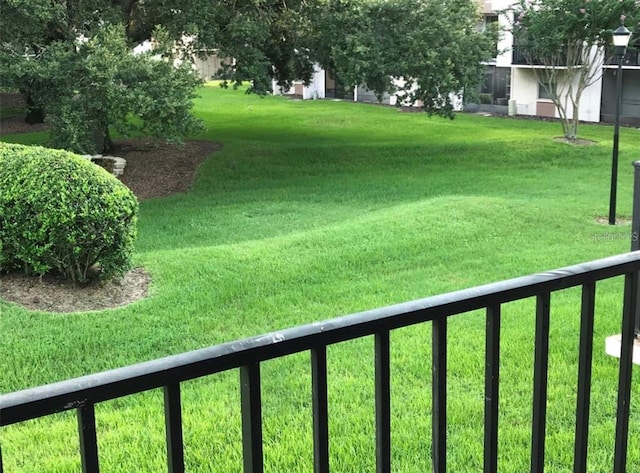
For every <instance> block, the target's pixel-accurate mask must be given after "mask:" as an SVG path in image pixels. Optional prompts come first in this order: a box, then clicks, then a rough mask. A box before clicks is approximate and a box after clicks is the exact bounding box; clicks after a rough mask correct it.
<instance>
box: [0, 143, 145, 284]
mask: <svg viewBox="0 0 640 473" xmlns="http://www.w3.org/2000/svg"><path fill="white" fill-rule="evenodd" d="M137 211H138V201H137V199H136V197H135V196H134V195H133V193H132V192H131V191H130V190H129V189H128V188H127V187H126V186H125V185H124V184H122V183H121V182H120V181H118V180H117V179H116V178H115V177H114V176H112V175H111V174H109V173H108V172H107V171H106V170H104V169H102V168H100V167H99V166H96V165H95V164H93V163H91V162H90V161H88V160H86V159H84V158H82V157H80V156H78V155H75V154H72V153H69V152H67V151H62V150H54V149H48V148H42V147H38V146H22V145H14V144H6V143H0V270H2V271H8V270H16V269H21V270H23V271H25V272H26V273H28V274H45V273H47V272H49V271H52V270H56V271H59V272H60V273H61V274H63V275H64V276H66V277H67V278H69V279H71V280H72V281H74V282H75V283H76V284H83V283H86V282H87V281H88V279H89V277H90V276H91V274H92V272H94V271H97V272H98V274H99V275H100V277H101V278H102V279H110V278H112V277H114V276H118V275H122V274H124V273H125V272H126V271H128V270H129V269H130V268H131V255H132V251H133V241H134V239H135V236H136V219H137Z"/></svg>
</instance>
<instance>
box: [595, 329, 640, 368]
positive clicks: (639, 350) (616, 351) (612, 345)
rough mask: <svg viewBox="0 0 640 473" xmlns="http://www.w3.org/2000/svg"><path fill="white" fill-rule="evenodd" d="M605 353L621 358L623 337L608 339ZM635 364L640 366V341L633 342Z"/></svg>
mask: <svg viewBox="0 0 640 473" xmlns="http://www.w3.org/2000/svg"><path fill="white" fill-rule="evenodd" d="M604 344H605V353H606V354H607V355H609V356H613V357H616V358H620V348H621V346H622V335H612V336H610V337H607V338H606V340H605V342H604ZM633 364H634V365H640V339H638V338H635V339H634V341H633Z"/></svg>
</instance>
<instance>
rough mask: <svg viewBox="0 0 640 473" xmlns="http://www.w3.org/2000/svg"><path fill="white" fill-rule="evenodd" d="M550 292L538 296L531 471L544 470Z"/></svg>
mask: <svg viewBox="0 0 640 473" xmlns="http://www.w3.org/2000/svg"><path fill="white" fill-rule="evenodd" d="M550 302H551V296H550V295H549V293H545V294H541V295H539V296H538V297H537V303H536V335H535V344H536V345H535V360H534V369H533V423H532V434H531V473H542V472H543V471H544V448H545V435H546V424H547V374H548V371H549V318H550V310H549V309H550Z"/></svg>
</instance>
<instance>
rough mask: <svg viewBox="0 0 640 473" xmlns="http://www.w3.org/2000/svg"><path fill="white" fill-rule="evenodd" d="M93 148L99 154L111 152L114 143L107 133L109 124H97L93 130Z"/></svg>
mask: <svg viewBox="0 0 640 473" xmlns="http://www.w3.org/2000/svg"><path fill="white" fill-rule="evenodd" d="M93 143H94V144H95V150H96V152H98V153H101V154H108V153H111V152H113V149H114V145H113V140H112V139H111V134H110V133H109V125H98V126H97V127H96V128H95V130H94V132H93Z"/></svg>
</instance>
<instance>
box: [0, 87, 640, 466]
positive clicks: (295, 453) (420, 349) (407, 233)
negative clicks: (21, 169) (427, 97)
mask: <svg viewBox="0 0 640 473" xmlns="http://www.w3.org/2000/svg"><path fill="white" fill-rule="evenodd" d="M196 113H197V114H198V116H200V117H201V118H202V119H203V120H204V121H205V123H206V125H207V127H208V131H207V132H206V133H204V134H203V135H201V136H199V137H198V138H200V139H209V140H215V141H218V142H220V143H222V144H223V149H222V151H220V152H218V153H216V154H214V155H212V156H211V157H210V159H209V160H208V161H207V162H206V163H205V164H204V165H203V166H202V167H201V169H200V172H199V176H198V180H197V183H196V185H195V187H194V189H193V191H192V192H190V193H189V194H185V195H178V196H174V197H170V198H163V199H155V200H150V201H145V202H143V203H142V204H141V208H140V222H139V239H138V242H137V247H136V254H135V261H136V264H137V265H141V266H144V267H145V268H146V269H147V270H148V271H149V272H150V273H151V275H152V278H153V281H152V286H151V293H152V294H151V296H150V297H149V298H148V299H146V300H144V301H140V302H137V303H135V304H133V305H131V306H129V307H126V308H122V309H118V310H107V311H101V312H91V313H75V314H50V313H41V312H29V311H26V310H24V309H21V308H19V307H16V306H14V305H11V304H8V303H3V302H0V333H1V334H2V338H1V341H0V373H2V376H0V392H8V391H13V390H17V389H22V388H27V387H32V386H37V385H40V384H44V383H48V382H53V381H58V380H62V379H66V378H70V377H75V376H80V375H84V374H88V373H92V372H96V371H100V370H105V369H109V368H114V367H119V366H124V365H128V364H131V363H135V362H139V361H143V360H150V359H154V358H157V357H161V356H165V355H170V354H175V353H180V352H183V351H186V350H192V349H196V348H201V347H205V346H209V345H213V344H217V343H220V342H224V341H229V340H234V339H237V338H240V337H247V336H252V335H257V334H259V333H262V332H267V331H272V330H277V329H281V328H286V327H290V326H294V325H298V324H303V323H307V322H311V321H315V320H322V319H327V318H331V317H334V316H338V315H343V314H347V313H351V312H355V311H361V310H365V309H370V308H375V307H379V306H383V305H388V304H392V303H396V302H402V301H406V300H411V299H416V298H420V297H425V296H429V295H433V294H438V293H442V292H448V291H452V290H456V289H461V288H465V287H470V286H474V285H478V284H483V283H487V282H492V281H497V280H501V279H505V278H511V277H515V276H520V275H525V274H529V273H533V272H538V271H543V270H547V269H552V268H557V267H561V266H565V265H569V264H574V263H579V262H583V261H587V260H592V259H595V258H600V257H604V256H608V255H613V254H617V253H621V252H624V251H627V250H628V249H629V233H630V226H629V225H626V226H616V227H609V226H606V225H601V224H598V223H597V222H596V217H597V216H606V215H607V212H608V199H609V179H610V166H611V147H612V128H611V127H609V126H582V128H581V136H582V138H585V139H590V140H593V141H595V142H596V144H595V145H593V146H587V147H584V146H582V147H574V146H569V145H566V144H562V143H558V142H555V141H554V140H553V137H554V136H557V135H559V134H560V133H561V129H560V125H559V124H557V123H546V122H541V121H532V120H515V119H505V118H491V117H482V116H475V115H465V114H462V115H459V116H458V117H457V118H456V119H455V120H453V121H450V120H445V119H440V118H429V117H427V116H426V115H424V114H422V113H401V112H399V111H398V110H396V109H393V108H388V107H378V106H372V105H366V104H353V103H344V102H335V101H328V100H326V101H324V100H323V101H304V102H303V101H291V100H288V99H285V98H281V97H267V98H259V97H256V96H247V95H245V94H244V93H243V92H242V91H224V90H220V89H219V88H217V87H213V86H209V87H206V88H204V89H203V90H202V92H201V94H200V98H199V99H198V100H197V102H196ZM45 138H46V137H45V135H43V134H39V135H31V136H29V135H22V136H10V137H7V138H6V139H7V140H12V141H20V142H27V143H37V142H41V141H42V140H43V139H45ZM620 144H621V147H620V179H619V187H618V191H619V194H618V195H619V198H618V202H619V203H618V213H619V214H620V215H623V216H627V217H628V216H630V214H631V192H632V166H631V164H630V163H631V161H632V160H634V159H638V158H640V153H639V152H638V151H639V150H640V130H638V129H630V128H624V129H622V131H621V138H620ZM0 284H1V280H0ZM621 288H622V280H621V279H619V280H616V281H611V282H607V283H604V284H602V285H601V286H600V288H599V291H598V298H597V314H596V315H597V318H596V338H595V341H594V344H595V349H596V352H595V354H594V367H593V369H594V387H593V400H592V430H591V436H590V453H589V454H590V462H591V463H590V471H591V472H606V471H611V468H612V467H611V465H612V456H613V441H614V419H615V412H616V406H615V396H616V389H617V385H616V379H617V361H616V360H614V359H611V358H609V357H607V356H605V355H604V353H603V351H604V338H605V337H606V336H608V335H611V334H614V333H618V332H619V330H620V313H621V307H620V306H621V298H620V292H621ZM579 300H580V295H579V292H578V291H567V292H565V293H562V294H558V295H556V296H554V297H553V298H552V318H551V348H550V356H551V367H550V375H549V378H550V387H549V407H548V409H549V411H548V427H547V431H548V434H547V441H548V446H547V453H548V463H547V471H548V472H558V473H560V472H566V471H569V470H571V462H572V452H573V447H572V442H573V422H574V420H573V418H572V416H573V415H574V409H575V386H576V377H577V351H578V327H579V320H578V317H579ZM534 308H535V301H533V300H526V301H520V302H517V303H511V304H507V305H506V306H505V307H504V308H503V314H504V319H503V327H502V344H503V345H502V373H501V377H502V384H501V409H502V410H501V414H500V416H501V417H500V446H499V447H500V462H501V470H500V471H502V472H506V473H518V472H523V471H527V470H528V468H529V457H528V456H529V448H530V430H531V426H530V424H531V407H530V405H531V396H532V378H533V375H532V373H533V369H532V366H533V335H534V312H535V310H534ZM391 341H392V403H393V406H392V407H393V421H392V422H393V434H392V442H393V447H392V448H393V465H394V471H396V472H402V473H409V472H415V473H422V472H425V471H430V455H429V448H430V447H429V446H430V438H431V434H430V398H431V387H430V328H429V327H428V326H421V327H417V328H408V329H402V330H399V331H396V332H394V333H393V334H392V340H391ZM449 342H450V343H449V364H450V369H449V374H450V378H449V395H450V401H449V402H450V405H449V421H450V426H449V455H448V465H449V468H450V471H452V472H456V473H459V472H478V471H481V470H482V438H483V437H482V415H483V402H484V393H483V388H484V378H483V369H484V316H483V314H481V313H471V314H464V315H461V316H458V317H455V318H454V319H452V320H451V324H450V328H449ZM634 375H635V380H634V390H635V394H636V395H635V397H634V399H633V405H632V420H631V435H630V439H629V452H630V459H631V462H630V464H636V465H637V464H640V418H639V417H638V415H637V414H638V412H639V409H640V396H639V395H638V393H640V379H639V378H638V375H640V371H638V368H637V367H635V368H634ZM329 376H330V378H329V379H330V387H329V397H330V401H329V402H330V406H329V411H330V433H331V441H332V444H331V466H332V471H336V472H353V473H362V472H370V471H374V470H375V468H374V459H375V455H374V448H375V447H374V433H375V430H374V417H373V413H374V399H373V389H374V385H373V340H372V339H369V338H368V339H364V340H359V341H354V342H349V343H345V344H342V345H338V346H332V347H330V348H329ZM263 380H264V381H263V399H264V408H263V409H264V411H263V412H264V437H265V461H266V470H267V471H269V472H274V473H282V472H301V473H302V472H310V471H312V469H313V467H312V465H313V459H312V431H311V398H310V394H309V391H310V373H309V357H308V355H307V354H301V355H296V356H292V357H288V358H286V359H282V360H275V361H270V362H267V363H265V364H264V366H263ZM183 396H184V422H185V425H184V429H185V442H186V461H187V468H188V471H191V472H221V473H226V472H239V471H241V467H242V460H241V442H240V441H241V434H240V424H239V419H240V411H239V390H238V373H237V372H231V373H227V374H223V375H220V376H214V377H209V378H206V379H200V380H196V381H192V382H189V383H186V384H185V385H184V394H183ZM97 417H98V430H99V432H98V439H99V448H100V454H101V460H102V464H103V471H106V472H123V473H124V472H127V473H129V472H134V471H140V472H156V471H163V469H164V466H163V464H164V452H165V447H164V431H163V421H162V394H161V392H159V391H158V392H151V393H146V394H142V395H137V396H133V397H131V398H127V399H121V400H117V401H113V402H109V403H105V404H104V405H100V406H98V409H97ZM75 425H76V424H75V419H74V416H73V413H66V414H63V415H57V416H54V417H52V418H47V419H39V420H36V421H32V422H28V423H25V424H23V425H19V426H11V427H9V428H6V429H3V430H1V431H0V442H1V445H2V453H3V460H4V462H5V464H4V468H5V472H7V473H14V472H21V473H22V472H38V473H41V472H56V473H57V472H75V471H78V470H79V457H78V454H77V440H76V433H75V428H76V426H75Z"/></svg>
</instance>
